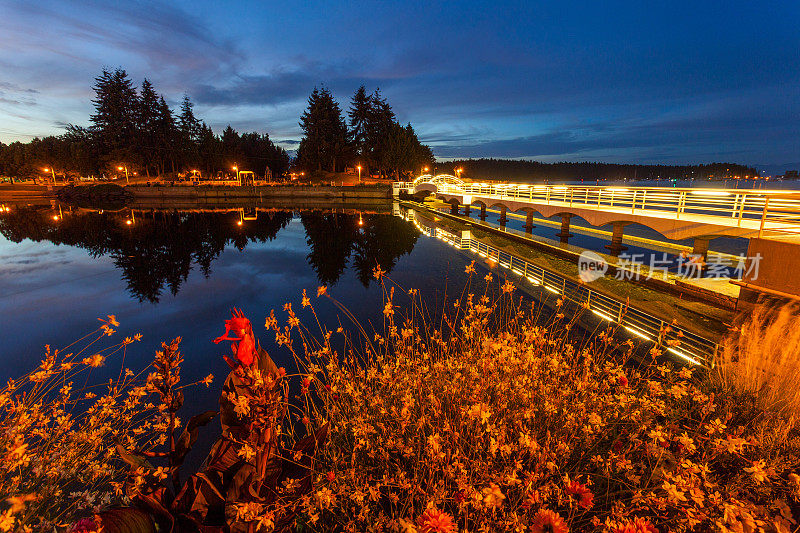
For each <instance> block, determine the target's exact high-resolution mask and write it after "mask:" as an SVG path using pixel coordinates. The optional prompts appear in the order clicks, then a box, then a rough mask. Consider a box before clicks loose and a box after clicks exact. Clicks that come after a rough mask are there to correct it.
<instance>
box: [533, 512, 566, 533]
mask: <svg viewBox="0 0 800 533" xmlns="http://www.w3.org/2000/svg"><path fill="white" fill-rule="evenodd" d="M531 531H533V533H569V527H567V524H566V523H565V522H564V519H563V518H561V515H559V514H558V513H555V512H553V511H551V510H549V509H541V510H540V511H539V512H538V513H536V516H534V517H533V522H531Z"/></svg>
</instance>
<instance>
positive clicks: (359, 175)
mask: <svg viewBox="0 0 800 533" xmlns="http://www.w3.org/2000/svg"><path fill="white" fill-rule="evenodd" d="M356 168H357V169H358V184H359V185H361V165H358V166H357V167H356Z"/></svg>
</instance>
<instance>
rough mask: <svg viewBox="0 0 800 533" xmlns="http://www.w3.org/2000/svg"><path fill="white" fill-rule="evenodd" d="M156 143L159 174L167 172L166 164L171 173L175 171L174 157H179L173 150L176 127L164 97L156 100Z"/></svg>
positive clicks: (175, 140)
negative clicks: (168, 165)
mask: <svg viewBox="0 0 800 533" xmlns="http://www.w3.org/2000/svg"><path fill="white" fill-rule="evenodd" d="M156 129H157V135H156V143H157V146H158V152H159V174H164V173H165V172H166V171H167V163H169V164H170V169H171V172H175V170H176V164H175V163H176V161H175V160H176V157H177V156H178V155H179V154H178V153H177V151H176V150H175V144H176V142H177V140H178V126H177V125H176V124H175V116H174V115H173V114H172V110H171V109H170V108H169V105H167V102H166V100H164V97H163V96H161V97H160V98H159V100H158V118H157V128H156Z"/></svg>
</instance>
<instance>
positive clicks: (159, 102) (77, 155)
mask: <svg viewBox="0 0 800 533" xmlns="http://www.w3.org/2000/svg"><path fill="white" fill-rule="evenodd" d="M93 89H94V92H95V98H94V99H93V100H92V103H93V104H94V110H95V112H94V113H93V114H92V115H91V117H90V118H89V126H88V127H82V126H75V125H71V124H70V125H69V126H67V131H66V133H64V134H63V135H58V136H49V137H44V138H41V139H40V138H36V139H33V140H32V141H30V142H28V143H21V142H14V143H11V144H9V145H5V144H3V143H0V176H14V177H19V178H28V177H36V176H44V175H52V173H53V171H54V172H55V174H56V175H58V176H59V177H60V176H65V177H66V176H69V177H77V176H96V177H100V176H103V175H105V176H110V175H119V174H120V173H121V171H120V170H119V168H120V167H122V168H123V169H127V171H128V173H129V174H133V173H136V174H139V175H143V176H155V175H162V176H163V175H172V176H175V175H177V174H178V173H183V172H190V171H192V170H198V171H200V172H201V173H202V174H203V175H205V176H209V175H215V174H217V173H223V172H227V173H231V172H232V167H233V166H234V165H236V166H237V167H238V168H239V169H240V170H251V171H253V172H254V173H255V174H256V175H259V176H263V175H264V174H265V173H266V172H267V169H269V171H270V172H271V173H272V175H273V176H279V175H281V174H284V173H285V172H286V170H287V169H288V167H289V156H288V154H287V153H286V151H285V150H283V149H282V148H279V147H277V146H275V144H274V143H273V142H272V141H271V140H270V138H269V136H268V135H267V134H261V133H256V132H253V133H245V134H239V133H238V132H236V131H235V130H234V129H233V128H231V127H230V126H228V127H227V128H226V129H225V130H224V131H223V132H222V135H215V134H214V132H213V131H212V130H211V128H210V127H209V126H208V125H206V123H205V122H203V121H201V120H199V119H198V118H197V117H195V115H194V112H193V110H192V108H193V104H192V102H191V100H190V99H189V97H188V96H185V95H184V97H183V100H182V102H181V106H180V110H179V112H177V113H176V112H173V110H172V109H170V107H169V105H167V102H166V101H165V99H164V96H163V95H160V94H159V93H157V92H156V90H155V88H154V87H153V85H152V84H151V83H150V82H149V81H148V80H147V79H145V80H144V81H143V82H142V85H141V87H139V88H138V89H137V87H135V86H134V85H133V82H132V81H131V79H130V78H129V77H128V75H127V73H126V72H125V71H124V70H122V69H117V70H114V71H109V70H103V72H102V73H101V74H100V76H98V77H97V78H95V84H94V86H93ZM45 169H47V170H45ZM50 169H52V170H50Z"/></svg>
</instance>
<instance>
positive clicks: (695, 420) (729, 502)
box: [268, 265, 800, 532]
mask: <svg viewBox="0 0 800 533" xmlns="http://www.w3.org/2000/svg"><path fill="white" fill-rule="evenodd" d="M467 271H468V272H470V273H471V274H472V273H474V268H473V267H472V265H470V266H468V267H467ZM381 274H382V273H381V272H380V269H378V272H376V276H377V277H379V278H382V276H381ZM382 282H383V283H384V289H385V291H386V301H385V307H384V309H383V315H384V318H385V326H386V327H385V332H384V334H380V335H375V336H374V337H370V338H367V335H366V332H365V331H363V330H361V335H360V337H359V338H352V339H351V338H348V337H347V336H346V335H345V332H343V331H342V330H341V329H340V330H339V331H337V332H329V331H325V330H323V331H322V339H321V342H317V343H315V342H314V341H313V340H312V339H311V336H309V335H307V331H306V330H303V329H302V327H301V326H298V325H297V319H296V318H295V316H294V313H293V312H292V311H291V306H289V307H288V310H289V313H290V317H289V325H288V326H284V327H283V328H280V327H279V326H278V325H277V320H276V319H274V318H273V319H272V320H268V324H270V325H271V326H272V328H273V330H274V331H275V332H276V335H277V338H278V341H279V342H280V343H282V344H287V345H290V346H291V334H292V333H291V332H292V331H295V330H294V328H297V330H296V331H297V334H300V337H301V338H302V344H303V346H304V347H306V352H305V358H304V360H305V362H306V363H305V364H306V371H307V373H308V377H309V379H308V383H310V384H311V391H310V392H309V394H315V395H318V397H319V400H320V401H319V403H320V408H319V410H318V411H317V416H318V417H320V418H324V420H325V421H327V422H328V423H329V424H330V443H329V445H328V446H326V447H325V448H324V449H323V450H322V457H320V458H319V462H318V464H317V468H318V469H319V471H318V472H317V474H316V490H315V492H314V494H313V496H312V497H311V498H309V499H308V501H307V503H306V508H305V513H306V520H307V523H308V524H309V526H310V527H311V528H313V529H314V530H320V531H364V530H371V531H381V530H386V531H425V532H428V531H535V532H543V531H560V532H565V531H567V530H568V529H569V530H572V531H615V532H616V531H619V532H651V531H658V530H660V531H710V530H716V531H754V530H755V529H757V528H763V529H764V530H765V531H789V529H790V528H792V527H794V526H793V525H794V524H795V522H794V515H793V512H792V509H795V508H796V506H797V502H798V496H799V495H800V484H799V483H800V477H798V476H797V474H796V468H797V454H796V449H785V450H783V453H775V448H774V447H766V446H764V445H763V444H762V442H761V441H760V440H759V438H758V436H757V435H756V434H755V433H754V432H753V428H752V427H748V426H747V425H746V424H741V425H739V424H738V423H735V422H737V420H736V413H737V405H738V404H737V401H738V400H737V398H736V397H720V396H719V395H717V394H716V393H715V392H714V390H713V389H710V388H709V387H710V386H711V382H710V381H708V380H707V379H705V377H704V376H703V375H702V372H701V369H693V368H688V367H682V366H676V365H675V364H673V363H671V362H667V361H663V360H662V358H661V356H660V348H659V347H654V348H653V349H652V350H651V352H650V355H649V358H648V359H647V360H646V361H644V362H641V363H639V362H636V361H635V360H634V359H633V358H632V354H633V343H632V342H631V341H626V342H625V343H622V344H621V345H618V344H616V343H615V342H614V341H613V331H611V330H606V331H599V332H596V334H595V335H594V336H593V338H592V339H591V340H590V341H589V342H588V343H585V344H576V343H575V342H574V341H573V340H571V336H570V334H569V332H570V330H571V329H572V327H573V325H574V321H575V318H574V317H572V318H571V319H569V320H568V319H567V318H566V317H565V313H564V312H563V311H562V308H563V306H562V302H561V301H560V300H559V301H558V302H557V312H556V314H555V317H554V318H553V320H552V321H551V322H550V323H549V324H548V325H546V326H544V325H541V324H540V323H539V321H538V320H537V314H538V311H537V310H536V309H534V308H531V307H528V304H524V303H523V300H522V299H515V298H514V293H515V288H514V286H513V285H512V284H511V283H510V282H508V281H506V282H505V283H504V284H503V285H502V286H500V288H499V290H497V288H496V285H492V281H491V275H488V276H487V282H486V289H485V291H483V294H481V295H477V296H476V295H473V294H465V295H462V298H461V299H460V301H458V302H456V306H454V307H453V308H451V310H450V311H449V312H446V313H445V315H444V316H443V318H442V320H441V322H437V323H436V326H434V325H432V324H431V322H430V321H429V319H428V315H427V313H425V312H424V305H423V302H421V301H420V299H419V297H418V294H417V293H416V292H415V291H410V296H411V304H410V305H409V306H407V307H406V308H405V309H406V311H405V312H403V311H402V310H401V308H400V306H399V305H397V304H396V303H395V301H394V299H395V298H394V288H393V287H391V286H389V285H390V282H389V281H387V280H385V278H382ZM492 286H494V287H495V289H494V292H493V290H492V288H491V287H492ZM320 292H321V294H325V295H327V292H326V291H325V290H324V289H321V290H320ZM398 294H399V292H398ZM303 304H304V306H309V307H310V308H311V309H312V310H313V306H312V305H311V303H310V300H309V299H308V298H305V296H304V300H303ZM559 311H560V312H559ZM338 335H341V336H342V337H344V338H343V339H341V344H342V345H343V349H342V350H341V351H339V350H336V349H334V346H335V345H336V343H337V342H338V341H337V336H338ZM300 356H301V354H298V357H300ZM696 374H699V375H696Z"/></svg>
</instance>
